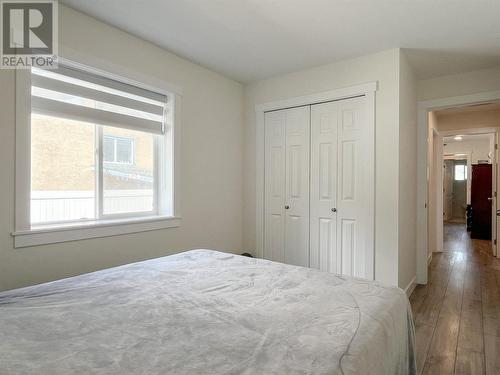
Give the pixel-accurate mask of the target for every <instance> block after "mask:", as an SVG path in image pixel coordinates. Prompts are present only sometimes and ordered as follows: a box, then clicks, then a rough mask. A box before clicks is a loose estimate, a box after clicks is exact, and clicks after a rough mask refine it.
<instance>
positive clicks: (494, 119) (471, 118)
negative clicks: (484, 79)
mask: <svg viewBox="0 0 500 375" xmlns="http://www.w3.org/2000/svg"><path fill="white" fill-rule="evenodd" d="M499 89H500V87H499ZM479 108H481V107H479ZM437 119H438V123H437V128H438V130H439V131H440V132H442V131H454V130H457V131H459V130H464V129H477V128H497V127H500V110H499V109H492V110H480V111H466V112H452V113H446V114H439V115H438V116H437Z"/></svg>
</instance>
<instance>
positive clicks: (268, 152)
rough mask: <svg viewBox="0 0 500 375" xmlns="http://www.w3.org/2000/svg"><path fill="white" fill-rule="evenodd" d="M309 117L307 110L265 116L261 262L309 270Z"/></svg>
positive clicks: (270, 113)
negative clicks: (280, 263) (262, 248)
mask: <svg viewBox="0 0 500 375" xmlns="http://www.w3.org/2000/svg"><path fill="white" fill-rule="evenodd" d="M309 117H310V109H309V106H307V107H299V108H293V109H286V110H281V111H274V112H268V113H266V114H265V155H264V160H265V182H264V189H265V203H264V204H265V210H264V212H265V217H264V232H265V233H264V258H266V259H270V260H274V261H278V262H284V263H289V264H295V265H300V266H305V267H308V266H309V144H310V137H309V132H310V126H309V123H310V118H309ZM285 207H287V208H285Z"/></svg>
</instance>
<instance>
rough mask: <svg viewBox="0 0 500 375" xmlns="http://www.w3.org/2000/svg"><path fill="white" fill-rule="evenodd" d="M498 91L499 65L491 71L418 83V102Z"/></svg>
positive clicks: (499, 81) (456, 75)
mask: <svg viewBox="0 0 500 375" xmlns="http://www.w3.org/2000/svg"><path fill="white" fill-rule="evenodd" d="M496 90H500V65H499V66H498V67H497V68H493V69H484V70H478V71H474V72H467V73H461V74H454V75H448V76H442V77H437V78H431V79H427V80H422V81H419V82H418V85H417V93H418V100H430V99H439V98H448V97H453V96H461V95H469V94H474V93H478V92H487V91H496Z"/></svg>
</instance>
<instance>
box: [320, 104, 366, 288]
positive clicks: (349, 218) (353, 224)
mask: <svg viewBox="0 0 500 375" xmlns="http://www.w3.org/2000/svg"><path fill="white" fill-rule="evenodd" d="M366 112H367V111H366V100H365V98H364V97H362V98H355V99H348V100H341V101H337V102H331V103H324V104H317V105H313V106H311V140H312V146H311V147H312V149H311V217H312V220H311V266H312V267H315V268H319V269H322V270H327V271H330V272H336V273H342V274H346V275H352V276H358V277H364V278H369V279H372V278H373V274H374V272H373V256H374V254H373V241H374V240H373V230H374V221H373V220H374V219H373V203H374V199H375V197H374V173H373V171H374V129H373V127H372V126H370V122H369V121H366V119H365V116H366ZM325 150H333V152H325ZM330 184H331V185H330ZM335 210H336V212H334V211H335ZM326 222H328V223H329V224H331V226H330V227H329V228H328V227H327V225H326ZM328 230H330V232H328V234H327V233H326V231H328ZM325 239H328V241H326V240H325ZM326 247H328V248H326Z"/></svg>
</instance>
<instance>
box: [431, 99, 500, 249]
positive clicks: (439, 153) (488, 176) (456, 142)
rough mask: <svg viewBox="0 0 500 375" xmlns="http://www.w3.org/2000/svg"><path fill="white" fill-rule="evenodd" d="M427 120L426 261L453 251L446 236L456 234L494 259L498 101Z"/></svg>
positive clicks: (435, 113) (433, 114)
mask: <svg viewBox="0 0 500 375" xmlns="http://www.w3.org/2000/svg"><path fill="white" fill-rule="evenodd" d="M428 116H429V117H428V126H429V138H428V153H429V154H428V174H429V178H428V203H429V207H428V221H427V223H428V234H429V243H428V245H429V248H428V250H429V257H432V253H433V252H441V251H449V250H451V249H450V246H455V245H456V241H453V245H452V244H451V242H450V239H449V235H450V234H451V233H455V232H457V231H461V232H463V233H467V236H468V238H469V239H477V240H483V241H487V247H489V248H490V249H491V252H490V254H491V255H493V256H496V254H497V249H496V242H497V241H496V239H497V233H500V230H499V229H500V228H498V229H497V227H500V220H497V199H496V194H497V193H496V192H497V186H500V181H498V173H497V160H498V155H497V152H498V151H497V143H498V141H497V138H498V130H499V129H500V128H499V127H500V102H491V103H487V104H484V105H470V106H460V107H451V108H446V109H441V110H435V111H430V112H429V114H428ZM482 125H487V126H482ZM430 135H432V137H431V136H430ZM499 204H500V202H499ZM497 221H498V223H497Z"/></svg>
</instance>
